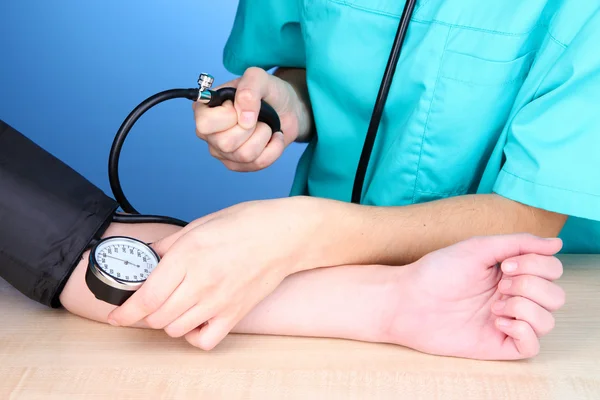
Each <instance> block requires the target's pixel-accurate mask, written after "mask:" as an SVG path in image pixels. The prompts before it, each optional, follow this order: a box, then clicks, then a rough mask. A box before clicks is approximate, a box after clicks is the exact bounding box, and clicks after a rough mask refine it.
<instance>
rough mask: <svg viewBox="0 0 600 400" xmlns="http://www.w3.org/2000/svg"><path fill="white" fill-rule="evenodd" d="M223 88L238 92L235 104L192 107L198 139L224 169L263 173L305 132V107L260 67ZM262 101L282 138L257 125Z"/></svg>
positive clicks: (287, 87)
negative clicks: (277, 123) (278, 124)
mask: <svg viewBox="0 0 600 400" xmlns="http://www.w3.org/2000/svg"><path fill="white" fill-rule="evenodd" d="M294 71H296V70H294ZM297 71H301V70H297ZM222 86H223V87H234V88H237V92H236V97H235V101H234V103H232V102H231V101H227V102H225V103H223V105H221V106H218V107H214V108H209V107H208V106H206V105H204V104H202V103H199V102H195V103H194V106H193V107H194V116H195V120H196V133H197V135H198V137H199V138H200V139H202V140H205V141H206V142H207V143H208V148H209V151H210V153H211V155H212V156H213V157H215V158H217V159H219V160H221V161H222V162H223V164H224V165H225V166H226V167H227V168H228V169H230V170H233V171H242V172H250V171H258V170H261V169H264V168H266V167H268V166H270V165H271V164H273V163H274V162H275V161H276V160H277V159H278V158H279V157H280V156H281V154H282V153H283V151H284V149H285V147H286V146H287V145H289V144H290V143H292V142H294V141H295V140H296V139H297V137H298V135H299V133H300V131H305V130H307V129H308V125H309V122H308V121H307V119H308V118H309V117H308V115H307V112H306V111H304V110H305V108H306V107H305V106H304V105H303V103H302V101H301V100H300V98H299V96H298V93H297V92H296V91H295V89H294V87H293V86H292V85H291V84H290V83H288V82H287V81H285V80H283V79H280V78H278V77H277V76H273V75H271V74H269V73H268V72H266V71H265V70H263V69H261V68H249V69H248V70H246V72H245V73H244V75H243V76H242V77H240V78H238V79H235V80H234V81H231V82H228V83H225V84H224V85H222ZM261 100H264V101H266V102H267V103H268V104H269V105H271V106H272V107H273V108H274V109H275V111H276V112H277V114H278V115H279V119H280V121H281V130H282V131H283V133H282V132H275V133H274V132H272V131H271V128H269V126H268V125H267V124H265V123H263V122H257V120H258V114H259V111H260V106H261Z"/></svg>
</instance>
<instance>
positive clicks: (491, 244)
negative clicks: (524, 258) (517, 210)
mask: <svg viewBox="0 0 600 400" xmlns="http://www.w3.org/2000/svg"><path fill="white" fill-rule="evenodd" d="M475 241H476V243H475V246H476V248H477V252H478V253H479V254H486V256H485V257H487V259H486V263H487V265H494V264H497V263H502V262H503V261H504V260H506V259H507V258H511V257H516V256H520V255H524V254H540V255H544V256H553V255H555V254H556V253H558V252H559V251H560V249H561V248H562V240H561V239H559V238H541V237H538V236H535V235H531V234H528V233H519V234H509V235H495V236H483V237H478V238H476V239H475Z"/></svg>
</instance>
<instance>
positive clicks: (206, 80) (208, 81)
mask: <svg viewBox="0 0 600 400" xmlns="http://www.w3.org/2000/svg"><path fill="white" fill-rule="evenodd" d="M214 81H215V78H213V77H212V75H209V74H206V73H204V72H203V73H201V74H200V77H199V78H198V86H200V92H203V91H205V90H206V89H210V87H211V86H212V84H213V82H214Z"/></svg>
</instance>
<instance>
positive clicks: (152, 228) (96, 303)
mask: <svg viewBox="0 0 600 400" xmlns="http://www.w3.org/2000/svg"><path fill="white" fill-rule="evenodd" d="M180 229H181V228H180V227H178V226H173V225H166V224H118V223H112V224H111V225H110V226H109V228H108V229H107V230H106V232H105V233H104V235H103V237H108V236H117V235H118V236H129V237H133V238H136V239H140V240H142V241H144V242H147V243H149V242H154V241H156V240H158V239H162V238H163V237H165V236H169V235H171V234H173V233H175V232H177V231H178V230H180ZM88 255H89V251H87V252H85V253H84V255H83V258H82V260H81V261H80V262H79V264H78V265H77V267H76V269H75V270H74V271H73V274H72V275H71V277H70V278H69V281H68V282H67V284H66V285H65V288H64V289H63V291H62V293H61V295H60V301H61V303H62V305H63V306H64V307H65V308H66V309H67V310H68V311H70V312H71V313H73V314H76V315H79V316H81V317H84V318H88V319H91V320H94V321H99V322H104V323H107V320H108V318H107V317H108V314H109V313H110V312H111V311H112V310H114V309H115V308H116V307H115V306H113V305H111V304H108V303H104V302H102V301H100V300H97V299H96V298H95V297H94V295H93V294H92V292H91V291H90V290H89V289H88V287H87V285H86V283H85V272H86V269H87V265H88V261H87V260H88ZM136 326H137V327H146V326H144V325H143V324H138V325H136Z"/></svg>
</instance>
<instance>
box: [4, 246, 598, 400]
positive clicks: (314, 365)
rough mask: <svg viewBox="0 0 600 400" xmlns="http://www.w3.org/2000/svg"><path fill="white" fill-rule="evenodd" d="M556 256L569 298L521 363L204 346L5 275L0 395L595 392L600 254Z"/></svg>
mask: <svg viewBox="0 0 600 400" xmlns="http://www.w3.org/2000/svg"><path fill="white" fill-rule="evenodd" d="M562 260H563V262H564V265H565V274H564V276H563V278H561V281H560V282H561V285H562V286H563V287H564V288H565V290H566V292H567V305H566V306H565V307H564V309H563V310H561V311H560V312H559V313H558V314H557V326H556V328H555V330H554V331H553V332H552V333H551V334H550V335H548V336H547V337H546V338H544V339H543V340H542V350H541V354H540V355H539V356H538V357H536V358H535V359H532V360H527V361H520V362H480V361H472V360H463V359H454V358H444V357H435V356H430V355H426V354H420V353H418V352H415V351H412V350H408V349H405V348H402V347H398V346H392V345H381V344H371V343H360V342H352V341H345V340H329V339H316V338H315V339H312V338H291V337H275V336H250V335H231V336H230V337H228V338H227V339H226V340H225V341H224V342H223V343H222V344H221V345H220V346H219V347H217V349H215V350H213V351H211V352H203V351H201V350H198V349H195V348H193V347H191V346H189V345H188V344H187V343H186V342H185V341H184V340H179V339H172V338H170V337H168V336H166V335H165V334H164V332H162V331H152V330H139V329H123V328H113V327H111V326H108V325H103V324H100V323H96V322H92V321H88V320H85V319H82V318H79V317H76V316H73V315H71V314H69V313H67V312H65V311H63V310H50V309H47V308H45V307H42V306H40V305H39V304H36V303H34V302H32V301H30V300H28V299H27V298H25V297H24V296H22V295H21V294H20V293H18V292H16V291H15V290H14V289H13V288H11V287H9V286H8V285H7V284H6V283H5V282H4V281H1V280H0V320H1V321H2V323H1V325H0V399H26V400H30V399H31V400H34V399H45V400H49V399H88V398H97V399H111V400H112V399H163V398H164V399H188V398H190V399H228V400H229V399H328V400H329V399H369V400H370V399H440V400H441V399H443V400H451V399H460V400H464V399H478V400H484V399H494V400H498V399H513V400H517V399H526V400H532V399H544V400H554V399H561V400H562V399H574V400H575V399H577V400H581V399H594V400H598V399H600V256H563V257H562ZM357 323H360V321H357Z"/></svg>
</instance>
